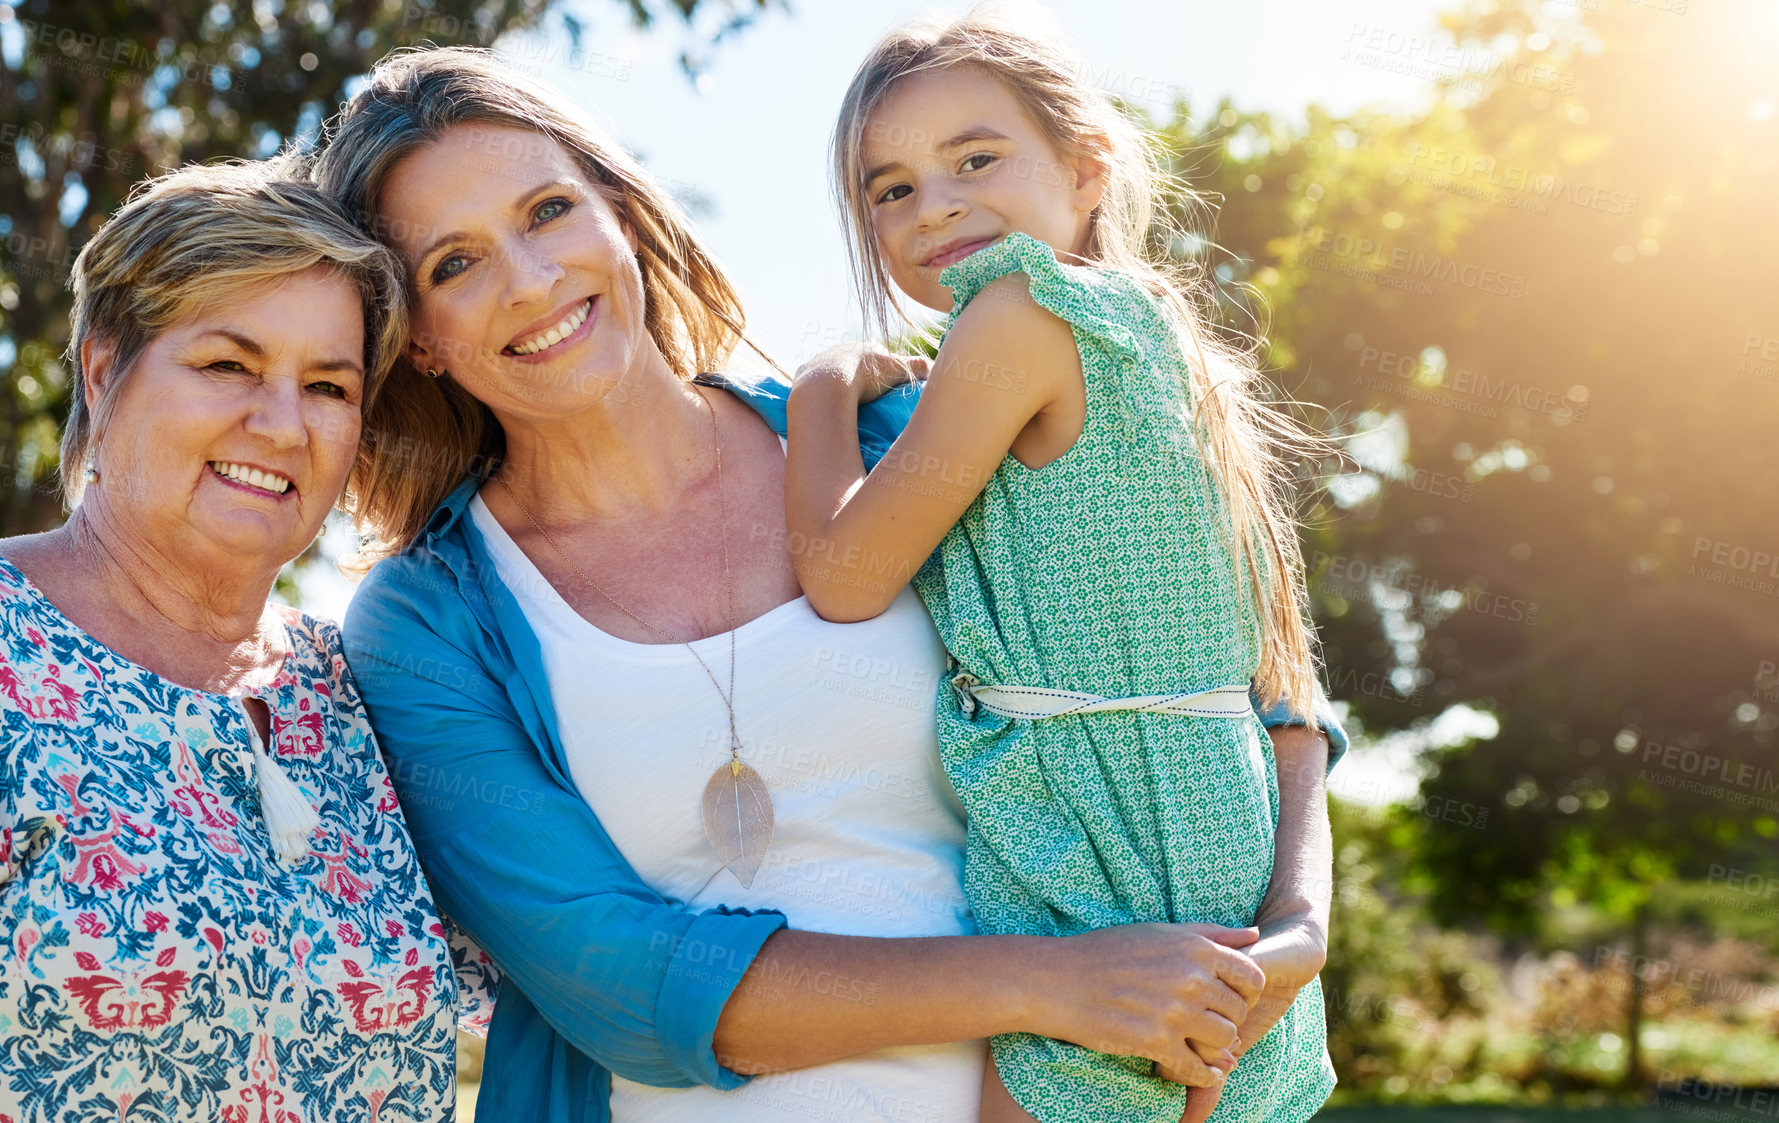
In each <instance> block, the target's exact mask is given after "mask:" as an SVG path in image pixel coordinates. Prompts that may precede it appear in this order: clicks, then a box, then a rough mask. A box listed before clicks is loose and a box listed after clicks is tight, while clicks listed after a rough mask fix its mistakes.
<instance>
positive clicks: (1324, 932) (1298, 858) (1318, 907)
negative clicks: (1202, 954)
mask: <svg viewBox="0 0 1779 1123" xmlns="http://www.w3.org/2000/svg"><path fill="white" fill-rule="evenodd" d="M1267 732H1268V733H1270V734H1271V735H1272V741H1273V759H1274V760H1275V761H1276V762H1277V766H1278V775H1279V829H1278V832H1277V833H1276V834H1275V835H1274V836H1273V865H1272V881H1271V883H1270V884H1269V885H1268V886H1267V890H1266V898H1265V900H1263V901H1262V902H1261V905H1260V913H1259V915H1258V916H1257V917H1256V918H1255V923H1256V924H1257V925H1259V927H1260V941H1259V942H1258V943H1256V944H1254V945H1253V946H1252V947H1250V948H1248V949H1247V953H1248V954H1249V955H1250V956H1252V957H1253V959H1254V962H1255V963H1257V964H1258V965H1259V966H1260V969H1261V970H1262V971H1264V972H1266V988H1265V990H1264V991H1263V992H1262V993H1261V995H1260V998H1259V1000H1258V1001H1256V1002H1255V1003H1254V1007H1253V1009H1252V1010H1250V1011H1249V1012H1248V1017H1247V1019H1246V1020H1245V1021H1244V1022H1243V1023H1242V1026H1241V1034H1240V1037H1241V1041H1240V1043H1239V1044H1238V1045H1236V1046H1235V1049H1234V1052H1235V1055H1236V1056H1237V1058H1238V1059H1239V1058H1240V1057H1241V1055H1242V1054H1243V1053H1246V1052H1247V1051H1248V1050H1249V1049H1250V1048H1252V1047H1253V1046H1254V1044H1255V1043H1256V1042H1258V1041H1259V1040H1260V1039H1261V1038H1262V1037H1265V1036H1266V1034H1267V1031H1269V1030H1271V1029H1272V1027H1273V1026H1274V1024H1276V1023H1277V1022H1278V1020H1279V1019H1280V1018H1282V1017H1284V1015H1285V1011H1286V1010H1288V1009H1290V1008H1291V1004H1292V1003H1293V1002H1295V1001H1297V992H1298V991H1299V990H1301V989H1303V988H1304V987H1305V986H1308V985H1309V983H1310V981H1311V980H1312V979H1314V978H1315V977H1316V976H1317V975H1318V974H1319V973H1320V972H1321V970H1322V967H1323V965H1324V964H1325V963H1326V962H1327V959H1328V909H1329V901H1330V898H1331V897H1332V895H1333V888H1334V839H1333V835H1332V833H1331V832H1330V830H1329V824H1328V796H1327V792H1326V790H1325V787H1324V777H1325V775H1326V773H1327V762H1328V739H1327V738H1326V737H1325V736H1323V735H1322V734H1321V733H1320V732H1318V731H1316V730H1313V729H1308V728H1305V727H1304V726H1301V725H1295V726H1284V727H1281V728H1276V729H1269V730H1267ZM1220 1094H1221V1089H1220V1088H1218V1087H1204V1088H1196V1089H1194V1090H1193V1093H1192V1098H1191V1100H1190V1101H1189V1103H1188V1105H1187V1109H1186V1114H1185V1115H1184V1116H1182V1117H1181V1123H1200V1121H1201V1120H1203V1119H1204V1118H1205V1117H1206V1116H1208V1115H1210V1113H1211V1109H1213V1108H1215V1107H1216V1106H1217V1098H1218V1096H1219V1095H1220Z"/></svg>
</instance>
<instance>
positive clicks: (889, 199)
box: [877, 183, 911, 203]
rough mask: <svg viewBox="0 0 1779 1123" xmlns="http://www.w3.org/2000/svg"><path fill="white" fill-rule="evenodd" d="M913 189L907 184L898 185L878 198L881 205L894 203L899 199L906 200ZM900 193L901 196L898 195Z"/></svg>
mask: <svg viewBox="0 0 1779 1123" xmlns="http://www.w3.org/2000/svg"><path fill="white" fill-rule="evenodd" d="M910 190H911V188H910V187H909V186H908V185H907V184H906V183H898V184H896V185H895V186H894V187H891V188H890V189H889V190H887V191H885V192H884V193H883V194H881V195H879V196H878V197H877V201H878V202H879V203H893V202H895V201H896V200H897V199H902V198H906V197H907V194H908V192H909V191H910ZM897 192H900V193H901V194H897Z"/></svg>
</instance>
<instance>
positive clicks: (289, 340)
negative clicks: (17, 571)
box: [82, 266, 364, 569]
mask: <svg viewBox="0 0 1779 1123" xmlns="http://www.w3.org/2000/svg"><path fill="white" fill-rule="evenodd" d="M83 365H84V366H88V367H89V369H90V370H91V371H92V372H93V373H92V374H91V375H90V376H89V377H91V378H92V379H94V380H103V378H104V377H106V376H107V374H106V372H109V370H110V362H109V357H108V355H107V354H106V352H105V351H104V348H103V347H101V346H100V345H98V344H96V343H94V344H92V345H90V346H89V347H88V349H87V352H86V355H85V357H84V358H83ZM87 393H88V397H89V402H96V400H97V394H98V390H97V387H96V386H89V387H88V389H87ZM116 394H117V396H116V398H115V399H114V401H113V402H112V404H111V407H110V411H109V417H108V420H107V421H106V424H105V430H104V434H103V437H102V439H101V442H100V446H99V451H98V456H97V467H98V470H99V482H98V483H96V484H94V485H93V486H92V487H90V488H89V489H88V493H87V494H88V498H87V499H86V500H83V501H82V505H83V506H84V505H85V504H86V503H87V502H93V501H97V502H99V503H102V504H104V505H105V506H106V508H107V510H108V511H109V512H110V515H111V517H112V518H114V519H127V520H129V521H130V522H132V523H134V524H136V525H137V526H139V528H140V529H141V533H142V534H143V536H144V537H145V538H147V539H149V540H151V541H154V542H157V543H159V544H160V549H161V550H163V551H164V552H166V553H167V554H169V555H171V556H175V557H180V558H184V559H187V560H194V564H196V563H197V562H201V561H203V560H206V559H211V558H214V557H217V556H219V555H222V556H227V557H230V558H240V559H249V560H251V561H252V562H253V563H254V564H257V565H261V566H267V567H270V568H272V569H276V568H277V567H278V566H280V565H283V564H284V563H285V562H287V561H289V560H290V559H291V558H294V557H296V556H297V555H298V554H300V553H302V552H303V550H304V549H306V548H307V547H308V546H309V544H310V543H312V542H314V541H315V536H316V535H317V534H318V533H319V532H320V530H321V527H322V523H323V520H325V519H326V518H327V513H328V511H329V510H331V509H332V508H333V506H334V504H335V503H336V502H338V501H339V498H340V492H341V490H342V489H343V488H344V487H345V486H346V475H347V472H348V471H350V470H351V467H352V459H353V456H354V454H355V451H356V449H357V446H358V437H359V430H360V424H361V416H360V408H361V405H362V403H363V401H364V304H363V302H362V300H361V299H360V297H359V294H358V291H357V289H356V288H354V287H353V285H352V283H351V282H350V281H348V280H346V279H345V278H343V277H341V276H339V275H338V274H336V273H334V272H333V271H331V270H329V269H327V268H325V267H322V266H316V267H314V268H311V269H308V270H305V271H304V272H302V273H296V274H292V275H290V276H288V277H282V278H278V279H276V280H273V281H270V282H268V283H266V284H264V285H260V286H258V287H256V288H254V289H251V290H249V291H248V292H246V293H243V294H241V295H239V296H237V297H236V298H234V299H232V300H228V301H225V302H222V303H220V304H217V305H215V306H213V307H210V308H207V309H204V310H201V311H200V312H198V313H197V314H195V315H193V316H192V317H190V318H189V319H187V320H185V321H184V322H182V323H179V324H177V325H175V326H174V327H172V328H170V329H169V330H167V331H166V332H165V333H163V334H162V335H160V336H159V337H157V338H156V339H154V340H153V341H152V342H151V343H150V344H149V345H148V346H147V347H146V348H144V349H143V351H142V354H141V355H140V356H139V357H138V358H137V360H136V362H135V364H134V367H133V369H132V370H131V371H130V373H129V376H128V380H127V381H126V382H124V383H123V384H122V385H121V386H119V387H118V389H117V391H116Z"/></svg>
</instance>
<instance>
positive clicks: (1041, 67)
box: [831, 9, 1315, 714]
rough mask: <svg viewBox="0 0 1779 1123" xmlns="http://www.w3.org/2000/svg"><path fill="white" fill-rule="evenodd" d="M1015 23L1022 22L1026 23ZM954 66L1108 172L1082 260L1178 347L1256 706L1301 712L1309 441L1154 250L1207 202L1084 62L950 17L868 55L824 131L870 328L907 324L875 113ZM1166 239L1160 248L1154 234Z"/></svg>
mask: <svg viewBox="0 0 1779 1123" xmlns="http://www.w3.org/2000/svg"><path fill="white" fill-rule="evenodd" d="M1021 22H1022V23H1025V22H1029V21H1024V20H1022V21H1021ZM958 67H967V68H971V69H974V70H976V71H978V72H980V73H982V74H984V75H986V76H988V77H989V78H992V79H993V80H994V81H996V82H999V83H1000V84H1001V85H1002V86H1004V87H1005V88H1006V89H1007V91H1008V92H1009V93H1011V94H1012V95H1013V96H1014V97H1015V98H1016V99H1017V100H1018V101H1019V103H1020V105H1021V106H1022V107H1023V108H1024V109H1025V111H1026V113H1027V114H1029V115H1030V116H1031V119H1032V120H1033V121H1034V122H1035V123H1036V124H1037V126H1038V127H1039V129H1040V130H1041V131H1042V132H1043V134H1044V136H1045V138H1046V139H1047V140H1048V141H1049V142H1050V143H1051V144H1052V145H1054V146H1055V147H1056V148H1057V150H1058V151H1059V152H1062V153H1064V154H1067V155H1071V156H1077V157H1081V156H1085V157H1088V158H1090V159H1092V160H1093V161H1094V162H1096V163H1098V164H1099V165H1100V166H1101V167H1103V168H1104V169H1105V175H1106V191H1105V195H1104V198H1103V199H1102V201H1101V203H1100V205H1099V206H1098V207H1097V208H1096V209H1095V210H1094V212H1093V215H1092V216H1091V223H1090V226H1089V240H1088V245H1087V252H1086V255H1085V256H1086V257H1087V259H1088V260H1090V261H1092V262H1093V263H1095V264H1097V265H1101V266H1104V267H1106V268H1111V269H1117V270H1120V271H1122V272H1125V273H1127V274H1130V275H1131V276H1133V277H1135V278H1137V280H1138V281H1139V282H1141V283H1142V284H1143V285H1144V286H1145V287H1147V288H1148V289H1149V290H1150V291H1151V292H1153V293H1154V294H1155V295H1156V296H1157V297H1158V298H1159V299H1160V300H1161V301H1162V302H1163V304H1164V306H1165V307H1166V308H1168V309H1169V310H1170V311H1171V312H1172V314H1173V316H1174V319H1175V321H1176V327H1177V329H1178V331H1179V332H1180V334H1181V335H1182V336H1183V338H1182V339H1181V340H1180V344H1181V353H1182V354H1186V355H1191V356H1194V357H1195V358H1196V360H1197V361H1196V362H1190V363H1188V364H1187V366H1188V368H1189V370H1190V375H1189V378H1190V391H1191V396H1192V400H1193V402H1194V409H1193V414H1194V424H1195V429H1196V433H1195V436H1196V437H1197V440H1198V442H1199V445H1200V448H1201V449H1202V450H1203V451H1204V455H1205V460H1206V462H1207V464H1208V465H1209V468H1210V471H1211V474H1212V478H1213V480H1214V482H1215V484H1216V486H1217V488H1218V490H1219V492H1220V495H1221V498H1222V500H1223V503H1224V508H1225V510H1226V511H1227V513H1228V516H1229V519H1230V523H1231V525H1232V527H1237V528H1240V533H1234V532H1232V536H1233V538H1234V542H1233V543H1232V545H1233V547H1234V548H1233V550H1232V551H1231V560H1232V562H1233V563H1234V565H1235V566H1236V568H1237V570H1238V574H1237V575H1236V576H1237V579H1238V580H1239V579H1240V574H1245V575H1246V579H1247V581H1248V584H1249V588H1250V590H1251V591H1252V594H1253V596H1254V600H1255V604H1256V605H1258V606H1263V608H1262V610H1261V611H1260V613H1259V625H1260V636H1259V639H1260V643H1259V645H1258V646H1259V650H1260V667H1259V672H1258V674H1257V676H1256V679H1257V682H1258V684H1259V686H1260V692H1261V694H1262V695H1263V696H1264V697H1265V698H1267V699H1269V700H1274V701H1276V700H1278V699H1281V698H1282V699H1284V700H1285V701H1287V702H1289V703H1290V705H1291V707H1292V709H1293V710H1295V711H1296V712H1297V713H1299V714H1308V713H1309V712H1310V704H1311V701H1312V699H1313V696H1314V691H1315V655H1314V652H1313V650H1312V639H1311V633H1310V629H1309V626H1308V624H1307V622H1306V608H1307V601H1308V596H1307V593H1306V592H1305V589H1304V578H1303V555H1302V552H1301V550H1300V548H1299V546H1298V541H1297V520H1296V517H1295V515H1294V511H1293V503H1292V499H1291V486H1290V485H1291V477H1290V471H1289V464H1288V462H1287V460H1286V454H1287V451H1288V450H1289V449H1291V448H1292V447H1302V446H1303V445H1304V444H1305V443H1306V442H1305V439H1304V438H1305V437H1306V434H1305V432H1304V430H1303V429H1302V428H1301V426H1299V425H1298V424H1297V423H1296V422H1295V421H1293V420H1292V419H1290V418H1289V417H1287V416H1285V415H1283V414H1282V413H1280V412H1279V411H1277V410H1275V409H1272V408H1270V407H1269V406H1268V405H1267V403H1266V401H1265V400H1264V398H1263V394H1264V393H1265V392H1266V390H1265V387H1266V382H1265V379H1264V377H1263V376H1262V374H1261V373H1260V369H1259V364H1258V362H1257V360H1256V359H1255V356H1254V355H1253V353H1252V351H1251V350H1244V349H1240V348H1238V347H1235V346H1233V345H1231V344H1230V343H1228V342H1226V341H1225V340H1224V339H1222V338H1221V337H1219V336H1218V335H1217V334H1216V333H1214V332H1212V331H1210V330H1208V329H1207V328H1206V327H1205V324H1207V323H1212V322H1215V321H1214V317H1213V315H1212V313H1211V309H1214V307H1215V295H1214V291H1213V290H1212V288H1211V285H1210V282H1209V281H1208V280H1207V279H1206V278H1204V277H1203V276H1194V275H1193V274H1191V273H1189V272H1188V271H1187V270H1186V269H1184V268H1182V267H1180V266H1178V265H1176V264H1174V263H1172V262H1170V261H1168V260H1166V259H1165V258H1164V257H1162V256H1161V255H1159V254H1155V253H1152V252H1151V248H1150V247H1151V245H1152V241H1151V239H1156V240H1158V241H1161V242H1162V243H1163V244H1167V243H1169V242H1171V241H1172V238H1173V237H1175V236H1183V235H1185V234H1186V233H1187V232H1186V231H1185V230H1184V229H1175V226H1176V225H1177V220H1175V219H1173V218H1171V217H1167V216H1163V217H1158V216H1157V213H1156V207H1155V200H1156V199H1157V198H1159V197H1162V196H1163V194H1164V192H1167V193H1178V194H1179V195H1180V196H1182V197H1184V198H1186V199H1187V200H1189V201H1190V202H1192V203H1193V204H1194V205H1195V208H1196V209H1199V210H1203V209H1205V208H1204V203H1203V200H1202V199H1200V198H1199V197H1197V196H1196V195H1194V194H1193V193H1192V192H1191V191H1190V190H1189V189H1188V188H1187V187H1186V186H1185V185H1184V184H1181V183H1178V182H1175V181H1174V180H1172V179H1171V177H1169V176H1167V175H1166V174H1165V173H1164V172H1163V170H1162V166H1161V161H1160V153H1159V152H1158V150H1157V145H1156V143H1155V141H1154V139H1153V138H1152V137H1150V136H1149V135H1148V134H1146V133H1145V132H1144V131H1143V130H1142V129H1140V128H1138V127H1137V125H1136V124H1135V123H1134V122H1132V121H1131V120H1130V118H1128V117H1127V116H1126V115H1125V114H1123V113H1122V112H1120V111H1119V110H1118V108H1117V107H1116V106H1115V105H1113V104H1112V101H1111V99H1110V98H1108V97H1107V96H1106V95H1105V94H1103V93H1101V92H1100V91H1099V90H1097V89H1095V88H1094V87H1092V86H1091V85H1089V84H1088V83H1086V82H1084V81H1082V78H1081V75H1082V74H1084V73H1086V71H1085V69H1084V68H1083V65H1082V64H1081V62H1080V61H1079V60H1077V59H1075V58H1074V57H1073V56H1071V55H1070V54H1069V53H1068V52H1067V51H1065V50H1064V49H1063V48H1062V47H1061V46H1060V45H1059V44H1058V43H1056V42H1053V41H1051V40H1050V39H1048V38H1046V37H1044V36H1041V35H1037V34H1034V33H1032V32H1030V31H1028V30H1025V29H1024V28H1023V27H1021V26H1016V25H1015V23H1014V22H1013V20H1012V19H1011V17H1010V16H1009V15H1006V14H1002V13H999V12H996V11H993V10H986V9H978V10H977V11H974V12H971V13H970V14H969V15H967V16H964V17H963V18H961V19H944V18H939V17H934V18H928V19H923V20H918V21H915V22H913V23H909V24H906V25H904V26H902V27H900V28H897V29H895V30H894V31H891V32H890V33H889V34H887V35H886V36H884V38H883V39H882V40H880V41H879V42H878V44H877V45H876V46H875V47H873V48H872V49H871V51H870V52H869V53H868V54H867V55H866V56H865V61H864V62H863V63H862V64H860V66H859V69H858V73H857V74H855V75H854V76H853V80H852V84H851V85H850V86H849V87H848V88H847V91H846V97H845V99H844V101H843V102H842V103H841V108H840V117H839V120H838V122H837V123H836V125H835V127H834V137H833V153H832V155H833V159H832V167H831V174H832V176H833V189H834V192H835V195H836V196H837V198H838V199H839V201H840V206H841V211H842V213H843V215H844V225H845V228H846V241H847V250H848V255H849V258H850V263H851V266H852V274H853V279H854V282H855V285H856V287H857V289H858V293H859V300H860V304H861V306H862V309H863V311H864V313H865V316H866V319H867V322H868V323H869V324H870V325H871V327H872V328H874V329H876V330H878V331H880V332H882V333H883V334H884V335H886V336H888V335H890V334H892V333H893V332H894V331H895V330H896V329H897V327H898V325H897V324H896V323H894V322H893V321H896V320H901V321H902V322H901V324H900V325H899V326H900V327H901V328H902V329H903V330H906V327H907V326H908V325H907V321H906V318H905V317H903V316H902V315H901V313H900V309H899V308H898V306H897V305H896V302H895V300H894V299H893V297H892V295H891V292H890V280H889V276H888V273H887V272H886V271H885V269H884V266H883V262H882V258H881V256H880V255H879V254H878V252H877V243H876V235H875V233H874V231H873V227H872V224H871V202H870V200H869V199H868V198H867V196H866V194H865V181H864V167H863V165H862V150H863V147H864V137H865V129H866V126H867V123H868V121H869V119H870V116H871V114H872V112H873V111H874V110H875V109H876V108H877V106H878V105H879V104H880V103H881V102H882V101H883V99H884V97H885V96H886V95H887V94H888V93H889V91H890V89H891V87H893V86H894V85H895V84H896V83H897V82H899V81H901V80H902V79H904V78H909V77H912V76H915V75H919V74H923V73H930V72H936V71H941V70H948V69H952V68H958ZM1158 229H1159V231H1160V234H1161V235H1162V236H1161V237H1159V238H1158V237H1157V231H1158Z"/></svg>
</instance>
